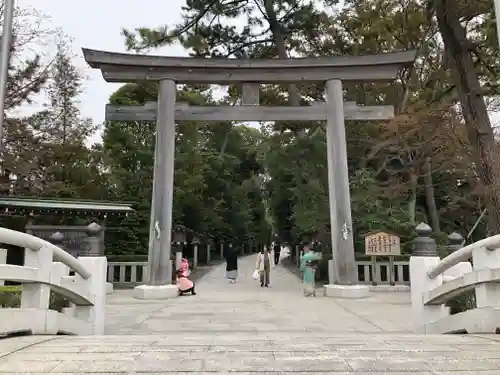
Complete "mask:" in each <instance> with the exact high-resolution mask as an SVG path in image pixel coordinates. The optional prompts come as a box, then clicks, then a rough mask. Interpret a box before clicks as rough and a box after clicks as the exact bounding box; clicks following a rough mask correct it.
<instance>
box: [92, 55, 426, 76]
mask: <svg viewBox="0 0 500 375" xmlns="http://www.w3.org/2000/svg"><path fill="white" fill-rule="evenodd" d="M82 50H83V55H84V57H85V60H86V61H87V63H88V64H89V65H90V66H91V67H92V68H97V69H100V70H101V72H102V75H103V77H104V79H105V80H106V81H108V82H120V83H122V82H136V81H145V80H153V81H159V80H163V79H171V80H174V81H176V82H177V83H212V84H230V83H233V82H259V83H271V82H324V81H327V80H331V79H341V80H350V81H370V82H371V81H377V80H382V81H390V80H393V79H395V78H396V76H397V73H398V72H399V71H400V70H401V69H402V68H404V67H407V66H411V65H412V64H413V62H414V60H415V56H416V51H404V52H394V53H385V54H379V55H365V56H332V57H314V58H307V57H306V58H293V59H247V60H240V59H203V58H193V57H165V56H152V55H139V54H131V53H116V52H107V51H98V50H92V49H87V48H83V49H82Z"/></svg>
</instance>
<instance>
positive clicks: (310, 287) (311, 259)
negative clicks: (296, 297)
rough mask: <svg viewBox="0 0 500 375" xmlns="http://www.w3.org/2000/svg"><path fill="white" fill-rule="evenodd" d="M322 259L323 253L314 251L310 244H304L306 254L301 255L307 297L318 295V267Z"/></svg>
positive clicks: (301, 267) (303, 282)
mask: <svg viewBox="0 0 500 375" xmlns="http://www.w3.org/2000/svg"><path fill="white" fill-rule="evenodd" d="M320 259H321V253H317V252H314V251H312V249H311V246H310V245H306V246H304V254H303V255H302V256H301V257H300V270H301V271H302V272H304V277H303V279H302V285H303V287H304V295H305V296H306V297H309V296H313V297H316V289H315V279H316V268H317V267H318V263H319V261H320Z"/></svg>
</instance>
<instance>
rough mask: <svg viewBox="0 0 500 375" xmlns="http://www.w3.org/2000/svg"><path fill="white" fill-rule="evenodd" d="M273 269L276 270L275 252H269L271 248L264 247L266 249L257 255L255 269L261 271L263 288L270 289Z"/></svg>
mask: <svg viewBox="0 0 500 375" xmlns="http://www.w3.org/2000/svg"><path fill="white" fill-rule="evenodd" d="M272 268H274V254H273V251H269V248H268V247H267V246H264V249H263V250H262V251H261V252H260V253H258V254H257V262H256V263H255V269H257V270H259V273H260V286H261V287H266V288H267V287H269V283H270V282H271V280H270V279H271V269H272Z"/></svg>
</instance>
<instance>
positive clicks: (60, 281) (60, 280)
mask: <svg viewBox="0 0 500 375" xmlns="http://www.w3.org/2000/svg"><path fill="white" fill-rule="evenodd" d="M99 231H100V227H99V226H98V224H96V223H92V224H90V225H89V226H88V234H89V238H92V237H95V236H97V235H98V232H99ZM60 236H62V234H60V233H56V234H54V236H53V237H54V241H56V240H60V238H59V237H60ZM0 242H2V243H6V244H10V245H15V246H19V247H21V248H24V249H25V250H24V251H25V259H24V266H16V265H9V264H0V280H2V281H15V282H21V283H23V287H22V291H21V306H20V308H0V335H8V334H12V333H19V332H28V333H32V334H37V335H40V334H46V335H54V334H61V333H62V334H82V335H91V334H93V335H100V334H103V333H104V315H105V304H106V272H107V261H106V258H105V257H80V258H78V259H76V258H74V257H73V256H71V255H70V254H69V253H67V252H66V251H64V250H63V249H61V248H60V247H58V246H56V245H54V244H52V243H50V242H48V241H45V240H42V239H41V238H38V237H35V236H32V235H29V234H26V233H22V232H17V231H13V230H10V229H5V228H0ZM70 271H74V276H69V273H70ZM51 291H52V292H54V293H56V294H58V295H60V296H62V297H65V298H66V299H68V300H69V302H70V307H67V308H64V309H63V311H62V312H58V311H56V310H51V309H50V308H49V307H50V306H49V303H50V293H51Z"/></svg>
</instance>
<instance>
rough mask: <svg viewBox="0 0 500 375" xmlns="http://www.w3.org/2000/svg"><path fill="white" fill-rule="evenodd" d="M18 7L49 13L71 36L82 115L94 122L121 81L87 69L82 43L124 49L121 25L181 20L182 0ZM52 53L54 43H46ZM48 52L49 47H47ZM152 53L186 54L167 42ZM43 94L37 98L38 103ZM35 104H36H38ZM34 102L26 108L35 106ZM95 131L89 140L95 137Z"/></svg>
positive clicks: (58, 0)
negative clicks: (80, 79) (82, 83)
mask: <svg viewBox="0 0 500 375" xmlns="http://www.w3.org/2000/svg"><path fill="white" fill-rule="evenodd" d="M16 4H17V5H18V6H19V7H21V8H26V7H31V8H35V9H38V10H40V11H41V12H43V14H45V15H47V16H50V23H49V24H48V26H49V27H50V28H52V27H53V28H58V27H60V28H62V30H63V31H64V33H65V34H67V35H68V36H69V37H71V38H72V46H73V51H74V53H75V58H74V64H75V65H76V66H77V67H78V68H79V69H81V71H82V73H83V75H84V76H85V78H86V81H85V86H84V89H85V91H84V94H83V95H81V97H80V98H79V99H80V110H81V113H82V116H84V117H90V118H92V119H93V120H94V123H97V124H100V123H102V122H103V121H104V110H105V105H106V104H107V103H108V99H109V96H110V95H111V94H112V93H113V92H114V91H116V89H117V88H118V87H120V86H121V84H114V83H107V82H105V81H104V79H103V78H102V76H101V74H100V72H99V71H98V70H94V69H91V68H90V67H88V65H87V64H86V62H85V60H84V59H83V54H82V51H81V48H82V47H85V48H91V49H98V50H106V51H112V52H127V51H126V48H125V43H124V40H125V39H124V37H123V36H122V35H121V30H122V28H127V29H134V28H136V27H142V26H148V27H153V26H156V25H165V24H169V25H175V24H177V23H179V22H180V21H181V16H180V13H181V6H182V5H183V4H185V0H142V1H137V0H129V1H123V0H85V1H63V0H16ZM47 48H49V49H51V48H52V50H53V51H52V52H53V53H55V45H54V46H48V47H47ZM49 52H50V51H49ZM153 53H154V54H161V55H169V56H186V55H187V53H186V52H185V51H184V49H183V48H182V47H180V46H169V47H165V48H161V49H157V50H155V51H153ZM42 102H43V98H39V100H38V105H39V106H41V104H42ZM39 106H38V108H39ZM36 108H37V106H36V104H35V105H33V106H31V108H25V110H27V111H34V110H36ZM99 139H100V134H97V135H96V136H95V137H94V138H93V139H92V140H91V141H94V142H95V141H99Z"/></svg>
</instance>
